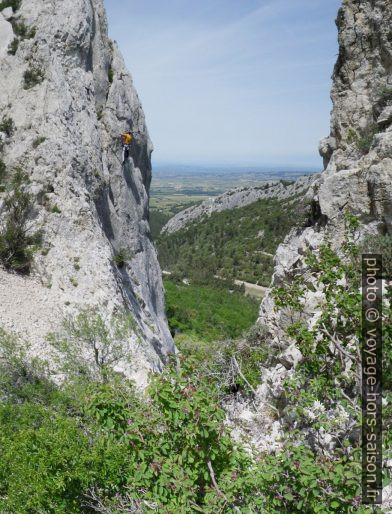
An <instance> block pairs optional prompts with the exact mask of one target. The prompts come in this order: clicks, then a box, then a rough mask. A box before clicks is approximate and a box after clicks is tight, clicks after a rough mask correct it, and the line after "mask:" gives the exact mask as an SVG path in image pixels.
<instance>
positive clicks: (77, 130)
mask: <svg viewBox="0 0 392 514" xmlns="http://www.w3.org/2000/svg"><path fill="white" fill-rule="evenodd" d="M5 15H6V17H7V18H8V21H7V20H6V17H5V16H3V15H2V14H0V34H1V36H0V123H1V121H2V120H3V121H4V119H12V122H13V124H14V130H13V131H5V132H3V133H0V137H1V139H2V140H3V155H2V156H1V157H2V160H3V161H4V162H5V164H6V166H7V169H8V172H9V174H11V175H12V170H15V168H16V167H20V168H21V169H23V171H24V172H26V173H27V174H28V176H29V179H30V181H29V185H28V186H27V187H28V190H29V192H30V193H31V194H32V196H33V210H32V212H31V214H30V222H31V229H32V230H33V229H34V230H37V229H41V230H42V231H43V241H44V242H43V251H42V252H38V253H36V254H35V258H34V265H33V269H32V274H31V276H30V277H25V278H24V279H23V280H24V282H25V293H26V294H25V295H24V296H22V298H17V300H18V302H19V309H15V308H14V304H13V302H12V298H13V293H12V290H11V289H12V287H13V286H12V284H13V281H14V282H15V283H17V284H18V287H19V286H20V277H16V276H15V275H12V274H10V273H8V272H6V271H5V270H0V287H1V288H2V297H3V300H4V296H6V292H5V290H4V285H5V284H7V286H8V291H9V295H10V298H9V299H8V300H9V301H8V302H5V303H4V302H2V306H1V308H0V314H1V320H2V321H3V323H5V325H6V327H8V328H14V329H16V330H20V331H22V332H23V331H25V332H27V333H28V336H29V339H30V340H32V341H33V343H34V344H35V347H36V348H37V351H38V350H39V349H40V350H41V351H42V349H43V340H44V338H45V332H47V331H49V330H53V329H56V328H57V327H58V326H59V324H60V323H61V319H62V317H63V316H64V315H66V314H73V313H76V312H77V311H78V310H79V309H80V308H85V307H87V306H93V307H97V308H101V309H103V310H104V311H105V312H106V313H108V315H110V314H111V313H114V312H116V311H117V310H121V309H123V308H126V309H128V310H129V311H130V312H131V313H132V314H133V316H134V318H135V320H136V322H137V325H138V327H139V329H140V330H139V339H141V341H142V348H139V350H137V351H136V352H135V358H137V359H139V360H140V362H139V363H138V366H139V367H140V366H143V362H144V363H145V366H146V367H150V366H153V367H154V368H160V367H161V365H162V363H163V361H164V360H165V357H166V355H167V353H168V352H171V351H173V349H174V348H173V342H172V338H171V336H170V333H169V331H168V328H167V325H166V321H165V317H164V304H163V288H162V282H161V274H160V268H159V265H158V262H157V258H156V252H155V249H154V247H153V245H152V243H151V241H150V232H149V222H148V216H149V211H148V200H149V186H150V181H151V163H150V155H151V152H152V144H151V142H150V139H149V136H148V132H147V128H146V124H145V119H144V114H143V110H142V107H141V104H140V101H139V98H138V95H137V92H136V91H135V89H134V87H133V84H132V79H131V76H130V75H129V73H128V71H127V70H126V68H125V65H124V62H123V59H122V57H121V54H120V52H119V50H118V48H117V45H116V43H115V42H112V41H111V40H110V39H109V38H108V35H107V21H106V15H105V11H104V6H103V1H102V0H72V1H71V0H50V1H44V0H23V1H22V2H21V5H20V8H19V9H18V10H17V11H16V12H15V13H13V16H12V17H11V18H10V13H9V9H7V10H6V12H5ZM23 26H24V27H25V29H26V28H27V30H24V31H23V30H21V27H23ZM12 42H13V43H12ZM10 43H12V45H11V46H9V44H10ZM16 43H18V45H17V44H16ZM7 48H8V50H7ZM127 129H128V130H131V131H132V133H133V136H134V139H133V143H132V147H131V152H130V159H129V161H128V162H127V163H126V165H125V166H122V165H121V143H120V139H119V135H120V134H121V133H122V132H123V131H125V130H127ZM3 130H4V128H3ZM2 197H3V200H4V194H3V195H2ZM119 254H121V255H122V257H124V256H125V261H126V262H125V264H124V265H123V266H119V265H116V264H115V262H116V259H115V260H114V261H113V259H114V258H115V257H116V255H117V256H118V255H119ZM118 261H119V259H117V262H118ZM19 291H20V292H22V291H23V287H22V288H21V289H19ZM29 291H34V296H31V295H29ZM37 295H38V296H39V297H40V298H41V303H37V302H34V303H35V304H33V305H30V304H31V301H32V298H34V297H35V296H37ZM42 304H44V307H43V305H42ZM42 309H44V310H43V312H44V315H45V316H46V321H47V322H46V324H44V325H43V324H42V322H40V323H38V325H37V326H36V325H34V323H30V322H31V321H32V320H33V319H34V318H35V317H36V318H37V319H39V318H40V317H41V313H42ZM24 311H25V312H28V313H30V314H31V319H30V318H28V319H27V320H25V319H24V318H23V312H24ZM18 312H19V314H18ZM142 361H143V362H142Z"/></svg>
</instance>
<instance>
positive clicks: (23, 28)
mask: <svg viewBox="0 0 392 514" xmlns="http://www.w3.org/2000/svg"><path fill="white" fill-rule="evenodd" d="M11 23H12V28H13V30H14V33H15V34H16V35H17V36H19V38H20V39H22V40H23V39H31V38H33V37H34V36H35V34H36V28H35V27H32V28H29V26H28V25H26V24H25V22H24V21H23V20H22V21H17V20H14V19H12V20H11Z"/></svg>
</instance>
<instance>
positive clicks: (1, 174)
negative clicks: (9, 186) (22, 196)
mask: <svg viewBox="0 0 392 514" xmlns="http://www.w3.org/2000/svg"><path fill="white" fill-rule="evenodd" d="M6 176H7V166H6V165H5V162H4V161H3V159H1V158H0V188H1V189H0V190H3V191H4V180H5V178H6Z"/></svg>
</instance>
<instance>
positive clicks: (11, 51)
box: [8, 37, 19, 55]
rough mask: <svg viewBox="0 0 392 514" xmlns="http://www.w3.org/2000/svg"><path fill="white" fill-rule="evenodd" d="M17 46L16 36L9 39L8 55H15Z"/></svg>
mask: <svg viewBox="0 0 392 514" xmlns="http://www.w3.org/2000/svg"><path fill="white" fill-rule="evenodd" d="M18 48H19V39H18V38H17V37H14V39H13V40H12V41H11V43H10V44H9V46H8V53H9V54H10V55H15V54H16V52H17V51H18Z"/></svg>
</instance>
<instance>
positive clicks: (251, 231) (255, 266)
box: [156, 195, 308, 286]
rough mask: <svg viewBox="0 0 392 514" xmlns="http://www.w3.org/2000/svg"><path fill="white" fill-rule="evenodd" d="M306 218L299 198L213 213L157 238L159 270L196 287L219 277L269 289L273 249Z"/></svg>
mask: <svg viewBox="0 0 392 514" xmlns="http://www.w3.org/2000/svg"><path fill="white" fill-rule="evenodd" d="M307 216H308V205H307V204H306V202H305V201H304V197H303V195H300V196H297V197H294V198H292V199H290V200H287V199H286V200H278V199H260V200H258V201H257V202H254V203H252V204H250V205H247V206H245V207H241V208H238V209H229V210H225V211H222V212H214V213H212V214H211V216H209V217H206V216H205V217H204V218H203V219H202V220H200V221H196V222H193V223H191V224H190V225H188V226H187V227H185V228H183V229H181V230H179V231H177V232H174V233H172V234H166V233H164V234H162V235H161V236H160V237H159V238H158V240H157V242H156V244H157V249H158V256H159V261H160V264H161V267H162V269H163V270H167V271H170V272H172V273H174V274H175V275H177V276H179V277H186V278H188V279H191V280H193V281H196V282H199V283H200V282H201V283H205V282H209V281H211V280H212V279H213V277H214V276H218V277H220V278H225V279H227V280H230V281H231V280H243V281H246V282H251V283H255V284H260V285H264V286H268V285H269V283H270V280H271V275H272V270H273V255H274V254H275V251H276V248H277V247H278V245H279V244H280V243H281V242H282V241H283V240H284V237H285V236H286V235H287V234H288V232H289V231H290V230H291V228H293V227H294V226H296V225H303V224H304V223H305V222H306V219H307Z"/></svg>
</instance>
